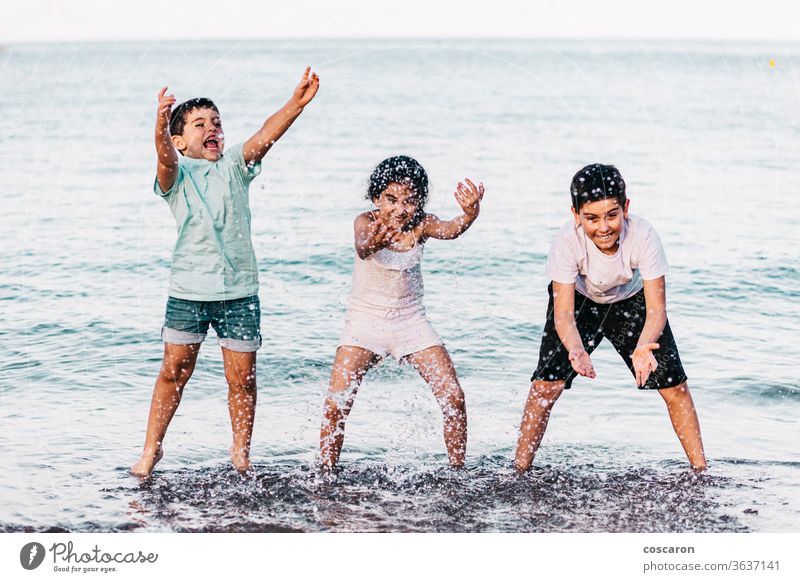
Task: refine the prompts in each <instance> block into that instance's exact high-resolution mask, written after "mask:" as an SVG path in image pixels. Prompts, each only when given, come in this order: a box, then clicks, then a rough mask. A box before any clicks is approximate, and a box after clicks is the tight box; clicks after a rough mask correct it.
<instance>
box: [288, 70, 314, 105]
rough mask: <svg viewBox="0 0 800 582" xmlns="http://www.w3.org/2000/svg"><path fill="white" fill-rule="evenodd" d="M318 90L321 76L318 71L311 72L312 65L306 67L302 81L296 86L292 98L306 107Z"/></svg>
mask: <svg viewBox="0 0 800 582" xmlns="http://www.w3.org/2000/svg"><path fill="white" fill-rule="evenodd" d="M309 73H310V76H309ZM318 90H319V77H317V74H316V73H311V67H306V71H305V73H303V78H302V79H300V83H299V84H298V85H297V87H295V90H294V95H292V98H293V99H294V100H295V102H296V103H297V105H299V106H300V107H305V106H306V105H308V104H309V103H310V102H311V100H312V99H313V98H314V95H316V94H317V91H318Z"/></svg>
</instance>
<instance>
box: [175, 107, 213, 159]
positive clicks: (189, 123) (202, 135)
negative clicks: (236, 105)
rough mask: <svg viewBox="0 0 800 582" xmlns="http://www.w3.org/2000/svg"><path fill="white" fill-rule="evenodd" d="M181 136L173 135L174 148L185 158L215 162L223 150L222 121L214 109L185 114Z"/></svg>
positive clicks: (200, 108) (196, 110)
mask: <svg viewBox="0 0 800 582" xmlns="http://www.w3.org/2000/svg"><path fill="white" fill-rule="evenodd" d="M185 116H186V117H185V121H186V123H185V124H184V126H183V133H181V135H173V136H172V143H173V144H175V148H176V149H177V150H178V151H179V152H181V153H182V154H183V155H184V156H186V157H187V158H196V159H203V160H208V161H209V162H216V161H217V160H218V159H220V158H221V157H222V150H223V149H225V135H224V134H223V133H222V119H220V116H219V113H218V112H217V111H216V110H215V109H211V108H209V107H198V108H196V109H192V110H191V111H188V112H187V113H186V114H185Z"/></svg>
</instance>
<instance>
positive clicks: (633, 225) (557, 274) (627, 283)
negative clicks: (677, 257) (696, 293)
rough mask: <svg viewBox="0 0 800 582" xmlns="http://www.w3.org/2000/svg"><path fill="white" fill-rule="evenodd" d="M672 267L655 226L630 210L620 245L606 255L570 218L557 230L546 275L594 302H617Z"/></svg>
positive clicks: (634, 292) (624, 223) (623, 227)
mask: <svg viewBox="0 0 800 582" xmlns="http://www.w3.org/2000/svg"><path fill="white" fill-rule="evenodd" d="M668 269H669V267H668V265H667V257H666V255H665V254H664V247H663V246H661V239H660V238H659V237H658V234H657V233H656V231H655V229H653V227H652V226H650V223H649V222H647V221H646V220H644V219H643V218H638V217H636V216H633V215H631V214H629V215H628V219H627V220H625V221H623V225H622V232H621V233H620V240H619V248H618V249H617V252H616V253H615V254H613V255H606V254H603V252H602V251H601V250H600V249H598V248H597V245H595V244H594V243H593V242H592V240H591V239H590V238H589V237H587V236H586V234H585V233H584V232H583V227H581V226H576V225H575V221H574V220H570V221H569V222H568V223H567V224H565V225H564V226H563V228H562V229H561V230H560V231H559V232H558V233H557V234H556V236H555V238H554V239H553V244H552V246H551V247H550V254H549V255H548V256H547V276H548V277H550V279H552V280H553V281H555V282H556V283H565V284H570V283H574V284H575V289H576V290H577V291H578V292H579V293H580V294H581V295H584V296H586V297H588V298H589V299H591V300H592V301H594V302H595V303H616V302H617V301H622V300H623V299H627V298H629V297H632V296H634V295H635V294H636V293H638V292H639V290H640V289H641V288H642V286H643V283H642V280H643V279H645V280H650V279H658V278H659V277H661V276H662V275H666V274H667V270H668Z"/></svg>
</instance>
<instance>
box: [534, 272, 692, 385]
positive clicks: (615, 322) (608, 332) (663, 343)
mask: <svg viewBox="0 0 800 582" xmlns="http://www.w3.org/2000/svg"><path fill="white" fill-rule="evenodd" d="M547 292H548V294H549V295H550V300H549V302H548V304H547V322H546V323H545V326H544V332H543V333H542V345H541V347H540V348H539V364H538V366H537V367H536V371H535V372H534V373H533V376H532V377H531V381H534V380H547V381H556V380H564V381H565V382H566V384H565V386H564V388H569V387H570V386H572V381H573V380H574V379H575V376H577V372H575V370H573V369H572V364H570V362H569V353H568V352H567V349H566V348H565V347H564V344H562V343H561V340H560V339H559V337H558V333H557V332H556V326H555V321H554V319H553V285H552V283H551V284H550V285H549V286H548V287H547ZM646 315H647V309H646V306H645V301H644V289H641V290H640V291H639V292H638V293H637V294H636V295H634V296H633V297H629V298H628V299H623V300H622V301H618V302H617V303H609V304H600V303H595V302H594V301H592V300H591V299H588V298H587V297H585V296H583V295H581V294H580V293H578V292H577V291H575V323H576V325H577V327H578V332H579V333H580V334H581V339H582V340H583V347H584V348H585V349H586V351H587V353H589V354H591V353H592V352H593V351H594V349H595V348H596V347H597V346H598V345H599V344H600V342H601V341H603V338H604V337H605V338H608V341H610V342H611V345H613V346H614V349H615V350H617V353H618V354H619V355H620V356H622V359H623V360H625V365H627V366H628V369H629V370H630V371H631V374H634V377H636V376H635V372H634V369H633V361H632V360H631V354H632V353H633V350H634V349H636V344H637V343H638V341H639V335H640V334H641V333H642V328H643V327H644V320H645V316H646ZM656 341H657V342H658V344H659V345H660V347H659V348H658V349H657V350H654V351H653V356H654V357H655V359H656V362H658V368H656V371H655V372H651V373H650V377H649V378H648V379H647V382H646V383H645V385H644V386H639V388H642V389H650V390H652V389H659V388H671V387H673V386H677V385H678V384H681V383H682V382H685V381H686V373H685V372H684V371H683V365H682V364H681V357H680V354H678V346H677V345H676V344H675V338H674V337H673V336H672V330H671V329H670V327H669V320H667V322H666V324H665V325H664V331H663V332H661V337H659V338H658V340H656Z"/></svg>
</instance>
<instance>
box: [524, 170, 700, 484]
mask: <svg viewBox="0 0 800 582" xmlns="http://www.w3.org/2000/svg"><path fill="white" fill-rule="evenodd" d="M570 192H571V195H572V214H573V216H574V220H570V221H569V223H567V224H566V225H564V227H563V228H562V229H561V230H560V231H559V232H558V234H556V237H555V240H554V241H553V245H552V247H551V248H550V254H549V255H548V257H547V275H548V276H549V277H550V279H551V280H552V283H551V284H550V286H549V287H548V291H549V294H550V301H549V303H548V306H547V322H546V323H545V327H544V332H543V333H542V344H541V347H540V350H539V364H538V366H537V368H536V371H535V372H534V373H533V376H532V377H531V381H532V382H533V384H532V385H531V390H530V393H529V394H528V400H527V402H526V403H525V411H524V412H523V415H522V424H521V426H520V437H519V442H518V445H517V453H516V461H515V465H516V468H517V470H518V471H525V470H527V469H528V468H529V467H530V465H531V462H532V461H533V456H534V455H535V454H536V449H538V447H539V444H540V443H541V441H542V437H543V436H544V431H545V429H546V428H547V421H548V419H549V418H550V411H551V409H552V408H553V404H554V403H555V401H556V400H557V399H558V397H559V396H560V395H561V392H562V391H563V390H564V389H565V388H569V387H570V386H571V384H572V381H573V379H574V378H575V376H576V375H578V374H580V375H581V376H586V377H588V378H594V377H595V372H594V367H593V366H592V361H591V359H590V358H589V354H591V353H592V351H594V349H595V348H596V347H597V345H598V344H599V343H600V342H601V341H602V339H603V338H604V337H605V338H608V340H609V341H610V342H611V343H612V345H613V346H614V349H616V350H617V353H619V355H620V356H622V359H623V360H625V363H626V364H627V366H628V368H629V369H630V371H631V373H632V374H633V375H634V377H635V379H636V385H637V386H638V387H639V388H641V389H656V390H658V392H659V394H661V396H662V397H663V398H664V401H665V402H666V405H667V411H668V412H669V417H670V420H671V421H672V426H673V428H674V429H675V433H676V434H677V435H678V439H680V442H681V445H682V446H683V450H684V451H685V452H686V456H687V457H688V459H689V462H690V463H691V465H692V468H694V469H695V470H696V471H702V470H704V469H705V468H706V459H705V454H704V452H703V441H702V439H701V436H700V424H699V422H698V420H697V413H696V412H695V408H694V403H693V402H692V396H691V394H690V393H689V387H688V385H687V383H686V374H685V373H684V371H683V365H682V364H681V360H680V356H679V354H678V347H677V345H676V344H675V339H674V338H673V336H672V330H671V329H670V327H669V322H668V321H667V308H666V290H665V288H666V283H665V279H664V276H665V275H666V273H667V260H666V257H665V255H664V249H663V247H662V246H661V240H660V239H659V237H658V234H656V231H655V230H654V229H653V227H652V226H650V224H648V223H647V222H646V221H644V220H642V219H641V218H638V217H634V216H631V215H629V214H628V206H629V204H630V201H629V200H628V199H627V198H626V196H625V182H624V181H623V179H622V176H621V175H620V173H619V171H618V170H617V169H616V168H615V167H614V166H604V165H602V164H591V165H589V166H586V167H585V168H582V169H581V170H579V171H578V173H577V174H575V176H574V177H573V179H572V186H571V188H570Z"/></svg>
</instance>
